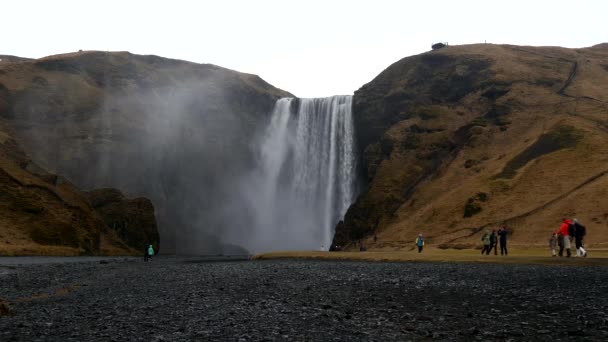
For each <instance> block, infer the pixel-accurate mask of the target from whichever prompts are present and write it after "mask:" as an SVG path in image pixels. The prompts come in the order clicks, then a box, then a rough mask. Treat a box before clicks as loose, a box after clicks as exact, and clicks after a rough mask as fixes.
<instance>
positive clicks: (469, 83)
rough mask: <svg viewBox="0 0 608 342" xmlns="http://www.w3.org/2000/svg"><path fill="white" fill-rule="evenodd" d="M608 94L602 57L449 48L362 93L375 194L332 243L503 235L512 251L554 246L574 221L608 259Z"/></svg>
mask: <svg viewBox="0 0 608 342" xmlns="http://www.w3.org/2000/svg"><path fill="white" fill-rule="evenodd" d="M606 89H608V46H606V45H605V44H604V45H598V46H595V47H592V48H585V49H565V48H558V47H528V46H526V47H523V46H509V45H490V44H487V45H486V44H483V45H467V46H450V47H447V48H443V49H440V50H437V51H431V52H427V53H424V54H422V55H418V56H413V57H408V58H404V59H402V60H401V61H399V62H397V63H395V64H393V65H391V66H390V67H389V68H387V69H386V70H385V71H384V72H382V73H381V74H380V75H378V76H377V77H376V78H375V79H374V80H373V81H372V82H370V83H368V84H366V85H365V86H363V87H362V88H361V89H359V90H358V91H357V92H356V93H355V98H354V109H353V110H354V116H355V120H356V125H357V130H358V134H359V142H360V144H361V146H360V147H361V153H362V161H363V164H364V169H365V174H366V177H367V180H368V183H369V186H368V189H367V190H366V191H365V192H364V193H363V194H362V195H361V196H360V197H359V199H358V200H357V202H356V203H355V204H354V205H353V206H352V207H351V208H350V209H349V211H348V213H347V214H346V217H345V220H344V222H342V223H340V224H339V225H338V227H337V231H336V236H335V239H334V243H335V244H338V245H349V244H350V243H351V242H352V241H354V240H358V239H362V240H363V242H364V243H365V244H366V245H367V246H368V247H369V248H393V247H395V248H399V247H403V246H405V245H411V244H412V243H413V241H414V239H415V237H416V235H417V234H418V233H419V232H422V233H424V234H425V235H426V237H427V241H428V242H429V243H431V244H433V245H436V246H445V247H448V246H458V245H461V246H476V245H478V244H479V240H480V234H481V232H482V231H483V230H485V229H495V228H497V227H498V226H499V225H500V224H502V223H505V224H506V225H507V226H508V228H509V230H510V232H511V236H510V241H511V243H512V244H516V245H526V246H527V245H538V246H544V245H546V244H547V240H548V238H549V235H550V233H551V232H552V231H553V230H555V229H557V228H558V227H559V224H560V221H561V219H562V217H577V218H579V219H580V220H581V221H582V222H583V224H585V225H586V226H587V230H588V237H587V243H588V244H589V245H593V246H605V245H608V144H607V143H608V93H607V92H606ZM374 235H376V237H377V241H376V242H374V241H373V236H374ZM351 246H352V245H351Z"/></svg>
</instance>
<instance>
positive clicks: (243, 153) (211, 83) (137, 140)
mask: <svg viewBox="0 0 608 342" xmlns="http://www.w3.org/2000/svg"><path fill="white" fill-rule="evenodd" d="M289 95H290V94H289V93H286V92H284V91H281V90H279V89H276V88H274V87H272V86H271V85H269V84H268V83H266V82H264V81H263V80H262V79H260V78H259V77H257V76H255V75H249V74H242V73H238V72H235V71H232V70H228V69H224V68H220V67H217V66H214V65H201V64H195V63H189V62H184V61H178V60H171V59H165V58H160V57H156V56H139V55H133V54H130V53H126V52H116V53H106V52H81V53H74V54H66V55H58V56H51V57H46V58H42V59H38V60H29V61H28V60H26V61H17V62H11V63H4V64H0V117H3V118H4V119H6V120H7V122H9V123H10V125H11V126H12V127H13V128H14V130H15V132H16V133H15V134H16V137H17V138H18V140H19V142H20V143H21V144H22V146H23V147H24V149H25V150H26V152H27V153H28V154H30V155H31V156H32V158H33V159H34V160H35V161H36V162H38V163H39V164H40V165H41V166H43V167H45V168H47V169H48V170H50V171H52V172H56V173H59V174H62V175H65V177H66V178H68V179H70V180H71V181H73V182H74V183H75V184H76V185H78V186H79V187H82V188H85V189H92V188H97V187H113V188H119V189H121V190H124V191H126V192H127V193H129V194H134V195H136V196H146V197H148V198H150V199H151V200H152V202H153V203H154V206H155V208H156V213H157V218H158V220H159V230H160V235H161V238H162V241H163V251H164V252H174V251H175V248H174V246H175V245H178V246H179V247H180V250H179V251H178V252H183V253H217V252H221V251H222V247H221V245H222V242H221V237H220V236H219V235H218V234H219V232H221V231H222V229H223V227H222V222H224V220H223V219H222V217H223V216H225V215H231V214H232V213H227V212H225V208H224V204H225V202H226V200H225V198H227V197H228V195H229V194H232V193H234V192H235V191H236V188H235V187H236V186H237V185H236V183H238V182H235V180H236V179H238V178H239V177H240V175H241V173H242V170H244V169H246V168H247V165H249V164H250V163H251V160H252V158H254V155H253V153H252V151H251V145H252V144H251V139H252V138H253V134H254V133H253V132H256V131H259V129H258V128H259V127H260V126H261V125H265V120H267V116H268V113H270V111H271V109H272V107H273V105H274V103H275V101H276V99H278V98H279V97H283V96H289Z"/></svg>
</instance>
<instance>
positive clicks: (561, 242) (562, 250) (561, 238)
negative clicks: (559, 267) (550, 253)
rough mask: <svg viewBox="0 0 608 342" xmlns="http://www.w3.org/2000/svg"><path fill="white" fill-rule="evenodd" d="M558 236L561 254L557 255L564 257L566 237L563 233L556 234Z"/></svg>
mask: <svg viewBox="0 0 608 342" xmlns="http://www.w3.org/2000/svg"><path fill="white" fill-rule="evenodd" d="M555 235H556V236H557V245H558V246H559V252H558V253H557V255H559V256H560V257H562V256H564V236H563V235H562V233H557V234H555Z"/></svg>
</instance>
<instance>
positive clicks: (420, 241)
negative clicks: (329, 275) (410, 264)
mask: <svg viewBox="0 0 608 342" xmlns="http://www.w3.org/2000/svg"><path fill="white" fill-rule="evenodd" d="M416 246H417V247H418V253H422V248H423V247H424V238H423V237H422V233H420V234H418V237H417V238H416Z"/></svg>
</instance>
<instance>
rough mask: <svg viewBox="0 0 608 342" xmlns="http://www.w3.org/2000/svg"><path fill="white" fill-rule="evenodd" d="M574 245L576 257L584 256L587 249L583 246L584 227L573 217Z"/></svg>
mask: <svg viewBox="0 0 608 342" xmlns="http://www.w3.org/2000/svg"><path fill="white" fill-rule="evenodd" d="M573 225H574V245H575V247H576V256H577V257H586V256H587V251H586V250H585V248H584V247H583V238H584V237H585V235H586V233H587V232H586V230H587V229H586V228H585V226H583V225H582V224H581V223H580V222H579V221H578V219H574V223H573Z"/></svg>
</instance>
